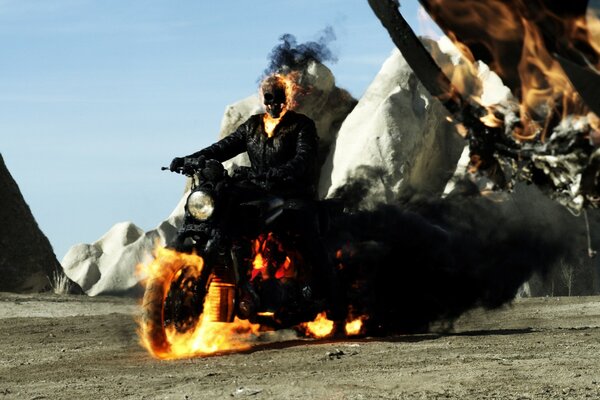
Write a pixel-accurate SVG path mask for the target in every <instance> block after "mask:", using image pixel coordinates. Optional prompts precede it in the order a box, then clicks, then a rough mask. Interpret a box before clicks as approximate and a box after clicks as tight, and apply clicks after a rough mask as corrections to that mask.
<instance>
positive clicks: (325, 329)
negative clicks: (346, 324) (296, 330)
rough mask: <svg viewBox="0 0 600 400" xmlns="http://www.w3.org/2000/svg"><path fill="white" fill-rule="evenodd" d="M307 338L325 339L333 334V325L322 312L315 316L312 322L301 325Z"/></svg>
mask: <svg viewBox="0 0 600 400" xmlns="http://www.w3.org/2000/svg"><path fill="white" fill-rule="evenodd" d="M301 327H302V328H304V331H305V332H306V334H307V335H308V336H312V337H314V338H317V339H321V338H324V337H327V336H329V335H331V334H332V333H333V328H334V323H333V321H331V320H328V319H327V316H326V315H325V313H324V312H322V313H320V314H319V315H317V317H316V318H315V320H314V321H311V322H306V323H303V324H301Z"/></svg>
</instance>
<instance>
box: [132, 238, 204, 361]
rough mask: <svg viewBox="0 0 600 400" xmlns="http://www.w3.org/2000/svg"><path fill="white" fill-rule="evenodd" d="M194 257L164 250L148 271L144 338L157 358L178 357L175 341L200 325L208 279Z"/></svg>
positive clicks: (142, 336) (146, 344)
mask: <svg viewBox="0 0 600 400" xmlns="http://www.w3.org/2000/svg"><path fill="white" fill-rule="evenodd" d="M203 267H204V262H203V260H202V258H201V257H200V256H197V255H195V254H187V253H179V252H176V251H174V250H170V249H161V251H160V252H159V253H158V254H157V255H156V258H155V260H154V262H153V263H152V264H151V265H150V267H149V268H148V271H147V273H148V277H147V281H146V290H145V292H144V299H143V303H142V307H143V310H142V322H141V332H140V333H141V338H142V342H143V344H144V345H145V346H146V348H147V349H148V350H149V351H150V352H151V354H153V355H154V356H155V357H157V358H163V359H164V358H172V357H176V354H174V351H176V349H173V347H174V343H173V342H174V338H177V339H178V340H179V341H180V342H181V340H182V337H184V336H185V334H186V333H188V332H190V331H192V330H194V329H197V328H198V327H199V324H201V322H202V321H201V315H202V310H203V304H204V300H205V297H206V292H207V287H208V285H207V282H208V277H206V275H210V274H207V273H206V271H205V273H202V272H203Z"/></svg>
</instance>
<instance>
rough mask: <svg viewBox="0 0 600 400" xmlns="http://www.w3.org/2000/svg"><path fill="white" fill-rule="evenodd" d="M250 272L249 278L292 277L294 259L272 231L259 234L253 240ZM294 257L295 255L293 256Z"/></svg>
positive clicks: (293, 275)
mask: <svg viewBox="0 0 600 400" xmlns="http://www.w3.org/2000/svg"><path fill="white" fill-rule="evenodd" d="M252 253H253V255H254V258H253V260H252V272H251V274H250V280H251V281H252V280H254V279H256V278H257V277H258V276H260V277H261V278H262V279H263V280H266V279H269V278H275V279H283V278H294V277H295V276H296V270H295V268H294V261H293V260H292V258H291V257H290V255H291V254H288V252H287V251H286V249H285V248H284V246H283V243H281V242H280V241H279V240H277V238H276V237H275V236H274V235H273V233H269V234H267V235H260V236H259V237H258V238H257V239H255V240H254V245H253V248H252ZM294 258H295V257H294Z"/></svg>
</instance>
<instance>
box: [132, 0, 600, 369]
mask: <svg viewBox="0 0 600 400" xmlns="http://www.w3.org/2000/svg"><path fill="white" fill-rule="evenodd" d="M421 3H422V4H423V6H424V7H425V9H426V10H427V11H428V12H429V13H430V14H431V15H432V16H433V17H434V19H435V20H436V21H437V22H438V24H439V25H440V26H441V27H442V28H443V29H444V31H445V32H446V33H447V34H448V36H449V37H450V38H452V39H453V40H454V41H455V43H456V44H457V45H458V47H459V48H460V49H461V50H462V51H463V53H464V55H465V56H466V57H467V58H468V59H469V60H471V61H472V62H475V60H477V59H481V60H483V61H485V62H486V63H488V64H489V65H490V67H491V68H492V69H493V70H494V71H496V72H497V73H498V74H499V76H500V77H501V78H502V79H503V80H504V82H505V83H506V84H508V85H509V86H510V87H511V88H512V89H513V95H514V96H513V97H512V98H511V99H510V100H509V101H506V102H504V103H502V104H495V105H492V106H483V105H481V103H480V102H479V101H478V98H477V97H476V96H470V97H467V98H465V97H464V96H463V95H462V94H461V93H462V92H461V86H460V84H461V82H460V81H454V80H451V79H449V78H448V77H447V76H446V75H444V73H443V72H442V70H441V69H440V68H439V67H438V66H437V65H436V63H435V62H434V61H433V59H432V57H431V56H430V55H429V53H428V52H427V50H426V49H425V47H424V46H423V45H422V43H421V41H420V40H419V39H418V38H417V37H416V35H415V34H414V33H413V31H412V30H411V29H410V27H409V26H408V24H407V23H406V21H405V20H404V19H403V17H402V15H401V14H400V12H399V3H398V2H397V1H394V0H369V4H370V5H371V7H372V9H373V11H374V12H375V14H376V15H377V16H378V17H379V19H380V20H381V22H382V23H383V25H384V26H385V27H386V29H387V30H388V31H389V33H390V36H391V38H392V40H393V41H394V43H395V44H396V45H397V47H398V48H399V49H400V50H401V52H402V54H403V55H404V57H405V58H406V60H407V62H408V63H409V65H410V66H411V67H412V69H413V71H414V72H415V74H416V75H417V77H418V78H419V79H420V80H421V83H422V84H423V86H424V87H425V88H426V89H427V90H428V91H429V92H430V94H431V95H432V96H433V97H435V98H437V99H438V100H439V101H440V102H441V103H442V104H443V105H444V106H445V107H446V109H447V110H448V111H449V113H450V117H449V118H450V119H452V120H453V121H454V122H456V125H457V127H458V131H459V132H462V134H463V136H464V137H465V138H466V139H467V140H468V143H469V147H470V166H469V173H470V176H471V178H473V180H477V179H479V177H481V176H485V177H487V178H488V179H489V183H488V188H492V189H496V190H510V189H512V187H513V186H514V184H515V182H516V181H517V180H523V181H526V182H530V183H533V184H535V185H536V186H538V187H540V188H542V189H543V190H544V191H545V193H546V194H547V195H548V196H550V197H551V198H553V199H555V200H557V201H558V202H560V203H561V204H563V205H564V206H566V207H567V208H568V209H569V210H571V211H572V212H574V213H579V212H580V211H581V210H585V209H586V208H594V207H598V205H599V203H600V197H599V196H600V193H599V192H600V190H599V188H598V179H599V176H600V160H599V159H598V157H600V150H598V146H597V145H598V144H599V143H600V123H599V120H598V117H597V115H598V114H599V113H600V110H599V108H600V97H599V93H598V90H599V88H600V74H599V73H598V71H597V68H598V67H600V56H599V54H600V51H599V48H598V44H597V43H596V44H595V43H594V42H593V41H591V40H589V31H588V28H589V26H588V25H589V24H590V23H591V22H590V20H589V18H588V21H587V22H586V19H585V17H586V15H585V12H586V10H587V2H586V1H573V2H570V3H569V5H564V6H560V7H557V6H553V5H552V4H551V2H543V1H536V2H530V3H526V2H525V1H524V0H488V1H480V0H471V1H465V0H460V1H458V0H456V1H452V0H422V1H421ZM486 16H487V17H486ZM477 19H483V20H492V19H494V20H498V21H499V22H498V28H497V29H494V30H493V31H494V32H489V33H488V32H487V31H486V29H488V28H489V27H488V26H487V25H486V26H481V24H479V25H478V24H476V23H475V24H473V23H472V22H473V21H477ZM592 21H593V22H596V21H597V20H595V19H593V20H592ZM586 24H588V25H586ZM285 44H286V45H289V42H288V41H287V40H286V41H285ZM286 50H287V52H283V53H281V54H284V55H285V54H287V55H288V56H289V55H290V54H291V55H292V57H291V58H290V57H283V58H282V59H281V60H279V63H276V66H278V68H279V67H281V66H285V68H283V69H281V68H279V69H278V68H274V71H271V72H277V73H279V74H280V76H281V77H282V79H286V80H288V83H289V82H292V84H294V85H295V86H296V88H299V87H301V86H302V85H301V84H298V83H299V82H300V81H301V79H302V68H303V67H304V66H303V63H304V61H307V60H315V59H316V60H319V56H318V54H317V53H314V52H311V51H308V52H307V51H301V52H297V51H296V50H297V49H294V48H290V47H289V46H288V47H287V49H286ZM303 50H307V49H303ZM300 53H302V54H304V55H306V54H308V57H306V58H305V59H302V57H298V56H299V54H300ZM290 65H293V66H294V67H293V68H290ZM298 93H300V95H301V91H298ZM265 118H266V119H268V118H267V117H265ZM265 122H270V123H271V125H272V124H273V123H274V124H275V125H276V124H277V121H267V120H265ZM268 125H269V124H268V123H266V124H265V127H267V126H268ZM208 164H211V166H209V165H208ZM217 164H218V163H217ZM376 173H377V171H369V170H368V169H365V176H364V177H363V178H357V179H354V180H352V181H351V182H349V183H348V184H347V185H345V186H343V187H341V188H339V189H338V190H337V191H336V193H335V195H334V196H333V197H334V199H335V200H334V203H335V204H338V205H339V204H341V205H342V206H343V208H344V209H345V211H344V212H342V213H341V214H339V213H338V214H336V215H335V216H334V217H332V219H331V221H330V222H331V224H330V226H329V227H328V228H327V232H324V231H321V235H322V236H323V238H322V239H323V241H324V243H325V244H326V247H327V248H328V249H334V251H333V252H334V253H335V257H333V258H334V259H335V262H334V264H335V269H336V275H335V276H336V279H337V282H338V285H339V286H338V288H339V290H340V292H341V295H342V297H343V298H344V304H345V308H346V316H345V320H346V321H345V324H344V326H338V327H337V333H338V334H340V333H341V334H344V335H348V336H352V335H359V334H369V335H378V334H379V335H381V334H389V333H403V332H415V331H423V330H426V329H428V327H429V326H430V324H431V323H432V322H435V321H452V320H453V319H454V318H456V317H458V316H459V315H460V314H461V313H463V312H464V311H465V310H467V309H469V308H472V307H475V306H483V307H487V308H493V307H498V306H500V305H502V304H504V303H506V302H507V301H510V300H511V299H512V298H513V297H514V295H515V293H516V291H517V289H518V288H519V287H520V286H521V285H522V283H523V282H525V281H527V279H529V278H530V277H531V274H532V273H533V272H534V271H538V272H542V273H543V272H544V271H547V269H548V268H549V265H551V264H552V263H553V262H555V261H556V260H557V259H558V258H559V257H561V256H562V254H564V253H566V252H567V251H568V250H567V249H565V244H564V241H561V232H560V230H557V229H556V226H555V225H552V224H550V225H548V223H547V220H545V219H541V218H536V217H535V215H534V214H535V213H533V214H532V215H531V216H529V217H524V216H522V215H515V214H514V213H511V212H504V211H502V210H500V209H496V208H494V205H493V204H491V203H490V202H489V201H487V200H486V199H485V198H484V197H480V198H476V199H468V200H465V199H462V198H456V197H452V198H448V199H446V200H443V201H442V200H436V199H433V200H432V199H430V200H425V201H423V200H417V201H413V200H411V201H408V202H406V201H398V202H396V203H392V204H376V205H374V206H372V207H370V208H369V209H363V208H361V207H360V206H359V203H360V200H361V198H362V197H364V195H365V193H366V192H368V190H369V188H368V186H369V184H370V183H369V179H370V178H372V176H369V174H375V175H373V176H376V175H377V174H376ZM193 174H196V175H197V174H200V175H201V176H203V178H204V179H205V182H206V181H209V183H210V181H215V182H216V181H220V180H224V179H228V178H227V176H226V174H225V175H224V174H223V170H222V167H220V164H219V165H216V164H214V163H207V165H204V166H202V167H200V168H197V169H196V170H195V171H193ZM202 185H203V184H202V183H200V186H199V187H201V186H202ZM218 187H219V186H218V183H215V184H214V185H213V186H212V187H211V190H218V189H217V188H218ZM192 194H193V195H194V194H195V196H196V197H198V198H199V199H200V203H199V204H200V207H199V208H198V207H196V209H195V210H190V209H189V206H188V213H189V214H193V213H196V214H198V213H199V214H203V213H206V211H207V210H209V209H210V210H213V208H215V207H218V205H215V204H214V203H212V202H211V199H210V198H206V197H205V196H202V192H201V191H193V192H192ZM325 203H327V202H325ZM280 206H281V205H279V206H277V207H279V208H281V207H280ZM325 208H327V205H326V206H325ZM334 208H335V207H334ZM215 209H216V208H215ZM211 212H212V211H211ZM334 214H335V213H334ZM200 217H201V218H200V220H202V218H203V217H202V215H201V216H200ZM271 217H272V215H271V216H270V217H269V218H271ZM198 218H199V217H197V216H196V220H198ZM190 221H191V222H187V223H189V224H192V225H193V223H194V221H193V218H192V219H190ZM197 222H198V221H196V222H195V223H197ZM184 228H186V229H188V228H189V229H190V230H192V231H193V230H194V229H198V230H200V228H198V227H197V226H193V227H190V226H184ZM540 232H544V235H543V237H540ZM242 236H243V235H242ZM214 242H215V238H214V237H213V238H211V237H209V238H207V241H206V242H205V243H204V242H203V243H204V245H205V246H203V247H204V248H209V247H210V244H211V243H214ZM225 242H226V243H229V245H234V246H233V247H235V246H237V244H236V243H235V242H236V241H235V240H229V241H225ZM243 242H245V243H246V246H245V249H243V251H242V252H241V254H242V255H241V256H236V255H235V254H234V253H236V251H238V252H239V250H240V249H239V248H238V249H237V250H235V251H234V249H233V247H231V248H229V251H217V252H216V253H214V254H212V255H211V254H208V253H207V254H203V251H202V249H201V248H200V247H202V246H196V247H197V248H196V250H198V251H197V253H199V254H196V252H194V251H176V250H180V249H177V248H174V249H158V250H157V254H156V259H155V261H154V263H152V264H150V265H148V266H144V267H143V269H144V271H143V272H144V274H145V275H146V276H147V277H148V280H147V287H146V295H145V296H144V309H145V310H144V319H143V321H141V329H140V334H141V338H142V342H143V343H144V344H145V346H146V347H147V348H148V349H149V351H150V352H151V353H152V354H153V355H154V356H156V357H159V358H180V357H189V356H193V355H202V354H209V353H214V352H216V351H227V350H240V349H247V348H249V347H251V346H252V345H253V342H252V340H253V339H252V338H253V337H256V336H257V335H260V333H261V332H264V331H265V330H269V329H273V327H275V328H286V327H292V326H296V330H297V331H301V332H303V333H304V334H306V335H308V336H313V337H326V336H328V335H331V334H332V333H333V332H334V331H336V328H335V326H334V322H333V321H331V320H329V319H328V318H327V314H326V313H325V312H326V311H327V307H326V306H324V305H323V304H321V303H319V302H314V301H313V298H312V297H311V293H310V292H311V290H310V285H307V284H306V282H310V280H308V281H306V280H305V281H303V279H306V274H307V272H306V271H309V272H310V270H311V267H310V265H308V266H307V265H306V260H304V258H305V256H306V254H304V255H303V254H302V251H299V250H298V249H297V248H294V247H293V244H294V243H297V240H296V239H294V236H293V235H292V236H289V234H288V236H287V237H286V234H283V235H282V234H281V232H272V231H271V232H267V231H265V232H262V233H260V234H258V235H255V237H254V238H253V239H248V238H245V239H244V240H243ZM238 243H239V242H238ZM290 245H291V247H290ZM192 247H194V246H192ZM242 247H244V246H243V245H242ZM335 249H337V250H335ZM188 250H189V249H188ZM226 250H227V249H226ZM240 261H241V264H247V265H246V267H245V268H240V266H239V265H240ZM309 264H310V262H309ZM313 267H314V266H313ZM240 275H243V276H245V277H246V280H245V279H241V280H240ZM317 278H318V277H317ZM294 310H295V311H294ZM224 322H225V323H224Z"/></svg>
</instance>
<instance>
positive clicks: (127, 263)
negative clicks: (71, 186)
mask: <svg viewBox="0 0 600 400" xmlns="http://www.w3.org/2000/svg"><path fill="white" fill-rule="evenodd" d="M185 198H186V196H184V197H183V198H182V199H181V201H180V202H179V204H178V205H177V207H176V208H175V210H173V212H172V213H171V215H170V216H169V217H168V218H167V219H166V220H165V221H163V222H161V223H160V224H159V225H158V227H156V228H155V229H152V230H150V231H148V232H144V231H143V230H142V229H140V228H138V227H137V226H135V225H134V224H133V223H131V222H121V223H118V224H116V225H115V226H113V227H112V228H111V229H110V230H109V231H108V232H107V233H106V234H104V236H102V237H101V238H100V239H99V240H98V241H96V242H94V243H92V244H77V245H75V246H73V247H71V248H70V249H69V251H68V252H67V254H66V255H65V257H64V258H63V259H62V262H61V263H62V266H63V269H64V271H65V273H66V274H67V276H68V277H69V278H70V279H72V280H74V281H75V282H77V283H78V284H79V285H80V286H81V288H82V289H83V290H84V291H85V292H86V293H87V294H88V295H90V296H96V295H98V294H114V295H123V294H130V295H135V294H138V293H139V290H140V287H139V285H138V282H139V280H140V277H139V276H138V274H137V271H136V268H137V266H138V265H140V264H142V263H147V262H148V261H150V260H151V258H152V251H153V250H154V249H155V248H156V246H164V245H165V243H167V242H168V241H169V240H170V239H171V238H173V237H174V236H175V234H176V232H177V228H178V227H179V225H181V223H182V218H183V206H184V200H185Z"/></svg>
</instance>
